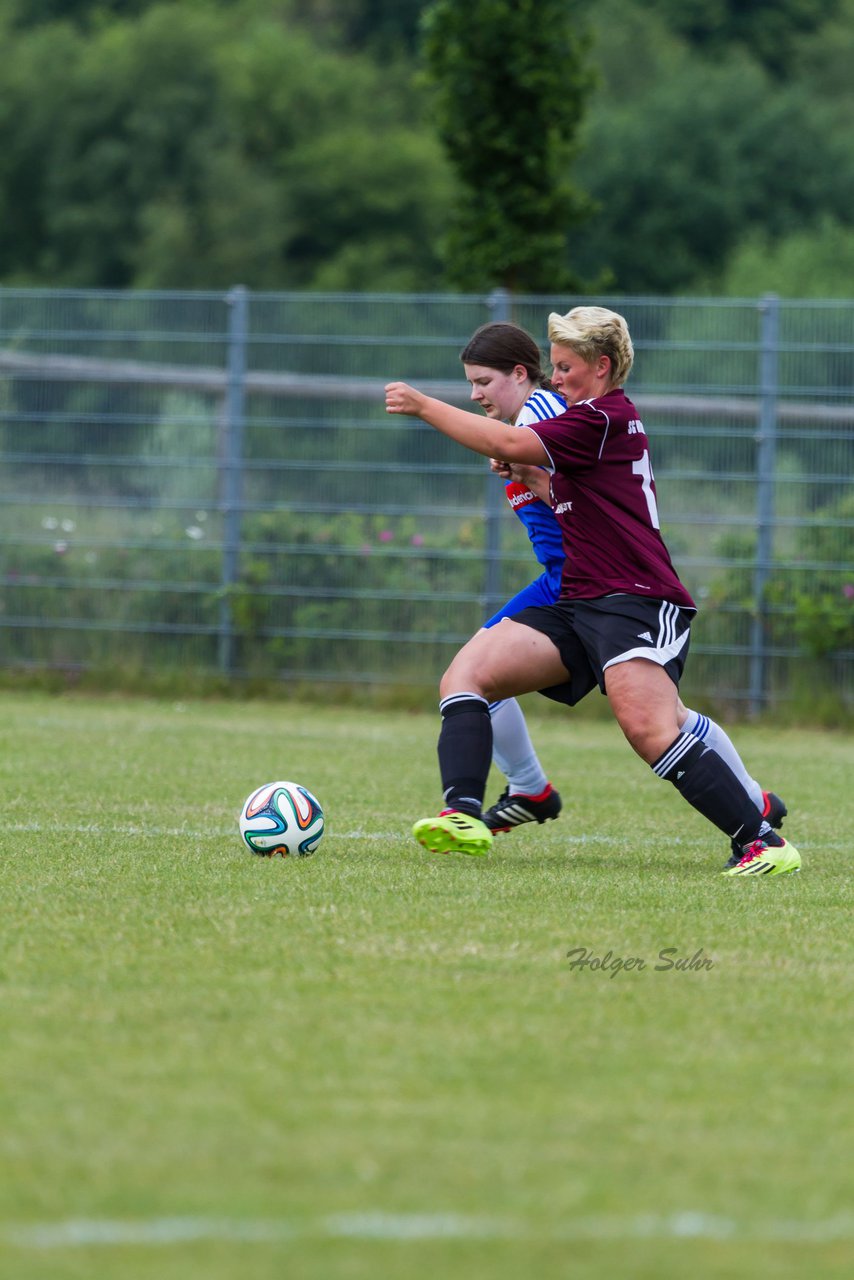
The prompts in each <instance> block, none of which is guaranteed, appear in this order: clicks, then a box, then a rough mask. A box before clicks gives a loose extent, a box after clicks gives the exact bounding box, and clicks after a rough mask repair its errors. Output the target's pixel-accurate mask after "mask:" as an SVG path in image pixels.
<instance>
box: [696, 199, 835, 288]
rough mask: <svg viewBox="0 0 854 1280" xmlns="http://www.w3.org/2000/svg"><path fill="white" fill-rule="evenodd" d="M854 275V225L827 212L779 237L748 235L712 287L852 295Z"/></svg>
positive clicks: (762, 233) (710, 285)
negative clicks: (815, 221)
mask: <svg viewBox="0 0 854 1280" xmlns="http://www.w3.org/2000/svg"><path fill="white" fill-rule="evenodd" d="M853 280H854V226H851V225H844V224H843V223H842V222H840V221H839V220H838V219H836V218H830V217H825V218H822V219H821V221H820V222H819V223H818V225H817V226H815V227H811V228H809V229H808V230H807V229H805V230H801V231H792V232H789V233H788V234H786V235H783V236H781V237H780V238H779V239H774V238H772V237H771V236H770V235H769V233H768V232H767V231H756V232H754V233H752V234H750V235H748V236H747V237H746V238H744V239H742V240H740V241H739V242H738V244H737V245H736V246H735V248H734V249H733V250H732V252H731V254H730V256H729V258H728V259H727V262H726V264H725V266H724V268H723V270H722V272H721V274H720V275H719V276H718V277H715V278H713V279H712V280H710V281H709V282H708V286H707V287H708V289H709V291H710V292H712V293H716V294H724V295H727V296H729V297H742V298H752V297H761V296H762V295H763V294H765V293H777V294H779V295H780V296H781V297H785V298H850V297H851V293H852V281H853Z"/></svg>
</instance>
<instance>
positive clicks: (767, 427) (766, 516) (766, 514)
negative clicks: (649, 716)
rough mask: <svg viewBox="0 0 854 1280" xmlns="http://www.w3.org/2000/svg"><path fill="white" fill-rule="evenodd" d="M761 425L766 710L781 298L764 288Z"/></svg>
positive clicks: (759, 545) (753, 694) (760, 674)
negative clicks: (769, 583)
mask: <svg viewBox="0 0 854 1280" xmlns="http://www.w3.org/2000/svg"><path fill="white" fill-rule="evenodd" d="M759 314H760V344H759V429H758V432H757V436H756V444H757V448H756V564H755V568H754V574H753V620H752V622H751V627H750V710H751V712H752V714H753V715H758V714H759V712H760V711H762V709H763V707H764V705H765V700H766V697H767V690H768V653H767V640H768V636H767V628H766V623H765V614H766V606H765V588H766V585H767V583H768V577H769V574H770V572H771V566H772V562H773V555H774V488H775V482H776V476H775V473H776V467H777V399H778V396H779V368H778V363H779V337H780V299H779V298H778V297H777V295H776V294H774V293H768V294H766V295H765V296H764V297H763V298H762V300H761V302H760V304H759Z"/></svg>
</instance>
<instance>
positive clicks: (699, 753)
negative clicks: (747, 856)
mask: <svg viewBox="0 0 854 1280" xmlns="http://www.w3.org/2000/svg"><path fill="white" fill-rule="evenodd" d="M651 767H652V771H653V773H655V774H657V775H658V777H659V778H665V779H666V780H667V781H668V782H672V783H673V785H674V787H675V788H676V790H677V791H678V792H680V794H681V795H683V796H684V797H685V799H686V800H687V801H688V803H689V804H690V805H693V806H694V808H695V809H696V810H697V811H698V812H699V813H701V814H702V815H703V817H704V818H708V820H709V822H713V823H714V824H715V826H716V827H718V828H719V829H720V830H721V831H723V832H724V834H725V835H727V836H729V837H730V839H732V840H735V841H737V843H738V844H747V843H749V841H751V840H755V839H756V837H757V836H758V835H759V831H760V829H761V827H762V826H763V825H764V824H763V819H762V816H761V814H760V813H759V810H758V809H757V808H756V805H755V804H754V803H753V801H752V800H751V798H750V796H749V795H748V793H747V792H746V791H745V789H744V787H743V786H742V785H741V783H740V782H739V780H738V778H737V777H736V776H735V774H734V773H733V771H732V769H730V767H729V765H728V764H727V763H726V761H725V760H724V759H722V757H721V756H719V755H718V753H717V752H716V751H712V750H711V748H709V747H706V746H704V745H703V743H702V742H701V741H700V739H699V738H695V737H694V735H693V734H691V733H680V735H679V737H678V738H677V739H676V741H675V742H671V744H670V746H669V747H668V748H667V750H666V751H665V752H664V754H663V755H662V756H660V757H659V758H658V760H656V761H655V764H653V765H652V766H651Z"/></svg>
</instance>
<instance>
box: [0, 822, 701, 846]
mask: <svg viewBox="0 0 854 1280" xmlns="http://www.w3.org/2000/svg"><path fill="white" fill-rule="evenodd" d="M3 830H4V831H9V832H14V833H16V834H19V835H84V836H107V837H108V836H148V837H149V838H151V839H155V838H160V837H162V836H191V837H193V838H199V839H200V838H207V839H210V837H211V836H232V835H235V834H237V820H236V819H235V822H234V826H228V827H206V828H204V829H201V830H197V829H196V828H194V827H150V826H147V825H146V826H141V825H138V824H137V823H128V822H125V823H119V822H116V823H111V824H109V825H104V824H101V823H97V822H77V823H74V822H7V823H4V826H3ZM326 834H327V836H328V837H330V838H333V837H334V839H336V840H400V839H405V840H406V841H407V843H409V842H410V840H411V836H410V833H409V825H408V820H407V821H406V822H405V823H404V824H403V826H402V828H401V829H400V830H399V831H365V830H364V828H362V827H359V828H357V829H356V830H354V831H327V833H326ZM564 843H565V844H567V845H585V844H594V845H595V844H613V843H614V837H613V836H606V835H596V834H591V835H567V836H565V837H564ZM634 843H635V844H637V843H638V841H637V840H635V841H634ZM643 843H645V844H648V845H652V844H653V843H655V844H658V841H653V840H652V839H648V840H646V841H644V842H643ZM680 843H681V840H680V837H679V836H674V837H670V836H669V837H668V844H671V845H674V844H680Z"/></svg>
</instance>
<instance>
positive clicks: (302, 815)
mask: <svg viewBox="0 0 854 1280" xmlns="http://www.w3.org/2000/svg"><path fill="white" fill-rule="evenodd" d="M238 824H239V826H240V836H241V839H242V841H243V843H244V845H245V846H246V848H247V849H248V850H249V852H250V853H255V854H257V855H258V856H259V857H261V858H289V857H297V858H306V857H308V855H309V854H311V853H314V851H315V849H316V848H317V846H318V845H319V844H320V841H321V840H322V839H323V832H324V830H325V827H326V819H325V818H324V815H323V809H322V808H321V805H320V801H319V800H318V799H317V797H316V796H313V795H312V794H311V792H310V791H308V790H307V789H306V788H305V787H301V786H300V785H299V783H298V782H265V783H264V785H263V786H261V787H256V789H255V790H254V791H253V792H252V794H251V796H249V797H248V798H247V800H246V803H245V804H244V806H243V808H242V809H241V811H240V818H239V819H238Z"/></svg>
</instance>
